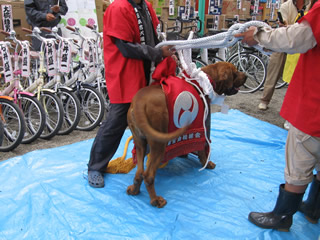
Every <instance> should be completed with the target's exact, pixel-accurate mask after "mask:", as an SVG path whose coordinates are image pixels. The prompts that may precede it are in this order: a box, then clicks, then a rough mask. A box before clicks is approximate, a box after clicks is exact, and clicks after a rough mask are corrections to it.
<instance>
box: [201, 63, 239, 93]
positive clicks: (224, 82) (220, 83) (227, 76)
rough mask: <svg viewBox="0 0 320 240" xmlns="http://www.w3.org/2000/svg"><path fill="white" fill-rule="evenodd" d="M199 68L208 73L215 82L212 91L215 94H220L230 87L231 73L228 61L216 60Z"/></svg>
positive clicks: (231, 82)
mask: <svg viewBox="0 0 320 240" xmlns="http://www.w3.org/2000/svg"><path fill="white" fill-rule="evenodd" d="M201 70H202V71H204V72H205V73H206V74H207V75H209V76H210V77H211V79H212V80H213V81H214V82H215V89H214V91H215V92H216V93H217V94H219V95H221V94H223V93H224V92H225V91H226V90H227V89H228V88H230V87H232V84H233V81H232V79H233V75H232V71H231V69H230V66H229V63H227V62H218V63H215V64H210V65H208V66H206V67H203V68H202V69H201Z"/></svg>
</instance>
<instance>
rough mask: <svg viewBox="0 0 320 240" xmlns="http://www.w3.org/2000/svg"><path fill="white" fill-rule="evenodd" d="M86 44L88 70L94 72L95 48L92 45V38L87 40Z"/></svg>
mask: <svg viewBox="0 0 320 240" xmlns="http://www.w3.org/2000/svg"><path fill="white" fill-rule="evenodd" d="M88 46H89V49H88V51H89V56H88V57H89V59H88V60H89V71H90V72H94V71H95V70H96V68H95V48H94V46H95V44H94V42H93V40H91V39H90V40H88Z"/></svg>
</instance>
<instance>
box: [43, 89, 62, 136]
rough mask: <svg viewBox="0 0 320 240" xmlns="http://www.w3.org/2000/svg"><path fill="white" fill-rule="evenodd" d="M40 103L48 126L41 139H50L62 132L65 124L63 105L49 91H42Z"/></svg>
mask: <svg viewBox="0 0 320 240" xmlns="http://www.w3.org/2000/svg"><path fill="white" fill-rule="evenodd" d="M40 102H41V104H42V106H43V107H44V110H45V113H46V125H45V127H44V129H43V131H42V134H41V135H40V138H43V139H50V138H52V137H54V136H55V135H56V134H57V133H58V132H59V130H60V128H61V126H62V123H63V116H64V113H63V105H62V102H61V101H60V99H59V97H58V96H56V95H55V94H53V93H51V92H49V91H42V92H41V94H40Z"/></svg>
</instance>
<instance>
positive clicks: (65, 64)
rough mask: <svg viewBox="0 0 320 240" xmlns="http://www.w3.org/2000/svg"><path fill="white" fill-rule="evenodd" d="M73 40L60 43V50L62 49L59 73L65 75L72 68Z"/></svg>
mask: <svg viewBox="0 0 320 240" xmlns="http://www.w3.org/2000/svg"><path fill="white" fill-rule="evenodd" d="M71 41H72V40H71V39H64V40H63V41H60V43H59V49H60V64H59V71H60V72H64V73H69V72H70V70H71V69H70V66H71V60H72V57H71V50H72V47H71Z"/></svg>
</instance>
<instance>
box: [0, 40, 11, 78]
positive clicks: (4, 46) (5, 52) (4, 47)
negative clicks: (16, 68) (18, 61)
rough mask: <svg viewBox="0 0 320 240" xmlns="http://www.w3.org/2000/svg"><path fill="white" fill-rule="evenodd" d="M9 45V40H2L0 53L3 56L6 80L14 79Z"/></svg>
mask: <svg viewBox="0 0 320 240" xmlns="http://www.w3.org/2000/svg"><path fill="white" fill-rule="evenodd" d="M9 45H10V43H9V42H0V55H1V56H2V63H3V70H4V78H5V81H6V82H10V81H12V80H13V70H12V63H11V55H10V51H9Z"/></svg>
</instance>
